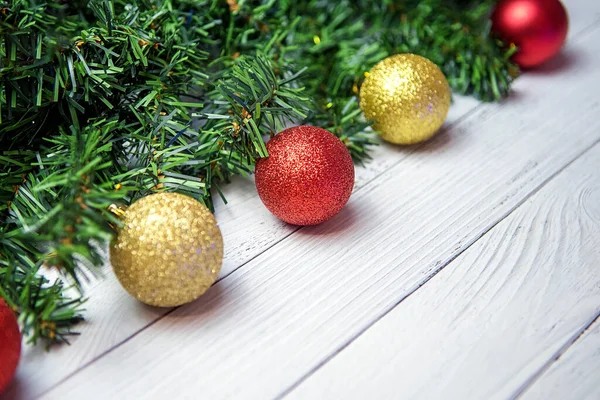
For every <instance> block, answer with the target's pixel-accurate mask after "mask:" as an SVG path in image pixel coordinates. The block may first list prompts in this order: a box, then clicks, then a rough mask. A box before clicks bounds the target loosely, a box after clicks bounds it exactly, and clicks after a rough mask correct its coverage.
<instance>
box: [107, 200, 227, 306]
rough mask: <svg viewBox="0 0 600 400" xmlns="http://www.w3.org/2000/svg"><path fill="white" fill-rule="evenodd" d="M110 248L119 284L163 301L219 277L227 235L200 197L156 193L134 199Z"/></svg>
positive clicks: (179, 298) (194, 294) (180, 299)
mask: <svg viewBox="0 0 600 400" xmlns="http://www.w3.org/2000/svg"><path fill="white" fill-rule="evenodd" d="M122 221H123V227H122V228H120V229H119V230H118V232H117V238H116V241H115V243H114V244H113V245H112V246H111V249H110V261H111V263H112V265H113V269H114V271H115V274H116V275H117V278H118V279H119V281H120V282H121V285H123V287H124V288H125V290H127V291H128V292H129V293H130V294H131V295H132V296H134V297H136V298H137V299H138V300H140V301H142V302H144V303H146V304H150V305H153V306H160V307H173V306H178V305H182V304H185V303H189V302H191V301H193V300H195V299H196V298H198V297H199V296H200V295H202V294H203V293H204V292H205V291H206V290H207V289H208V288H209V287H210V286H211V285H212V284H213V283H214V282H215V279H216V278H217V275H218V273H219V270H220V269H221V263H222V261H223V238H222V236H221V231H220V229H219V227H218V225H217V221H216V220H215V218H214V216H213V215H212V214H211V212H210V211H209V210H208V209H207V208H206V207H205V206H204V205H203V204H201V203H200V202H198V201H196V200H194V199H192V198H191V197H187V196H184V195H181V194H176V193H158V194H153V195H150V196H147V197H144V198H142V199H140V200H138V201H136V202H135V203H133V204H132V205H131V206H130V207H129V208H128V209H127V210H126V211H125V213H124V214H123V215H122Z"/></svg>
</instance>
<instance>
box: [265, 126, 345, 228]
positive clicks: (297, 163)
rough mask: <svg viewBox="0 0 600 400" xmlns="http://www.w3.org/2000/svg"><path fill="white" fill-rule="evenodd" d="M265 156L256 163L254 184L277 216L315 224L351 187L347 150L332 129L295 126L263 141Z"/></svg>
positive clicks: (330, 214)
mask: <svg viewBox="0 0 600 400" xmlns="http://www.w3.org/2000/svg"><path fill="white" fill-rule="evenodd" d="M267 150H268V151H269V157H267V158H263V159H260V160H259V161H258V162H257V164H256V189H257V190H258V194H259V196H260V198H261V200H262V201H263V203H264V204H265V206H266V207H267V208H268V209H269V211H271V212H272V213H273V215H275V216H276V217H277V218H279V219H281V220H283V221H285V222H287V223H290V224H293V225H316V224H319V223H321V222H324V221H326V220H328V219H329V218H331V217H333V216H334V215H335V214H337V213H338V212H339V211H340V210H341V209H342V208H343V207H344V205H345V204H346V203H347V202H348V199H349V198H350V195H351V194H352V188H353V187H354V164H353V162H352V157H351V156H350V152H349V151H348V149H347V148H346V146H344V144H343V143H342V142H341V141H340V139H339V138H337V137H336V136H334V135H333V134H332V133H331V132H329V131H327V130H325V129H321V128H317V127H314V126H297V127H294V128H289V129H286V130H284V131H283V132H281V133H279V134H278V135H276V136H275V137H274V138H273V139H271V141H269V143H267Z"/></svg>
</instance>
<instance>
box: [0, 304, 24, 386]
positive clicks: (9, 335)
mask: <svg viewBox="0 0 600 400" xmlns="http://www.w3.org/2000/svg"><path fill="white" fill-rule="evenodd" d="M19 358H21V333H20V332H19V324H18V323H17V317H16V316H15V314H14V312H13V310H12V309H11V308H10V307H9V306H8V304H6V302H5V301H4V299H3V298H1V297H0V393H2V392H3V391H4V389H6V387H7V386H8V384H9V383H10V381H12V379H13V377H14V376H15V372H16V371H17V365H18V364H19Z"/></svg>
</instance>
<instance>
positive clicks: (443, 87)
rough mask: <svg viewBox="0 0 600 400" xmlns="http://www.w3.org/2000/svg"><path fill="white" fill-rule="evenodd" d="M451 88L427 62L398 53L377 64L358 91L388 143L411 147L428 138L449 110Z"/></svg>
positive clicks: (438, 70)
mask: <svg viewBox="0 0 600 400" xmlns="http://www.w3.org/2000/svg"><path fill="white" fill-rule="evenodd" d="M450 99H451V93H450V86H449V85H448V81H447V80H446V77H445V76H444V73H443V72H442V71H441V70H440V69H439V68H438V67H437V65H435V64H434V63H432V62H431V61H429V60H428V59H426V58H424V57H421V56H418V55H415V54H397V55H394V56H391V57H388V58H386V59H384V60H383V61H381V62H379V63H378V64H377V65H375V67H373V69H372V70H371V72H370V73H369V74H366V78H365V81H364V83H363V85H362V87H361V89H360V107H361V109H362V110H363V113H364V115H365V118H366V119H368V120H372V121H374V124H373V129H375V130H376V131H378V132H379V133H380V134H381V137H382V138H383V139H384V140H387V141H388V142H391V143H395V144H414V143H419V142H423V141H425V140H427V139H429V138H431V137H432V136H433V135H434V134H435V133H436V132H437V131H438V130H439V129H440V128H441V126H442V125H443V123H444V121H445V120H446V116H447V115H448V110H449V109H450Z"/></svg>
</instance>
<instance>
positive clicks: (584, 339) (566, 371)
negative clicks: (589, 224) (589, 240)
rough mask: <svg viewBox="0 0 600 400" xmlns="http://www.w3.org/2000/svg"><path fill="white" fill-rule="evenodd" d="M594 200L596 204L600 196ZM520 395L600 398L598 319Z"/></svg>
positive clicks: (529, 399) (528, 399)
mask: <svg viewBox="0 0 600 400" xmlns="http://www.w3.org/2000/svg"><path fill="white" fill-rule="evenodd" d="M597 200H598V204H600V198H599V199H597ZM521 399H523V400H534V399H539V400H553V399H556V400H562V399H578V400H597V399H600V322H599V321H596V322H595V323H594V324H593V325H592V326H591V327H590V329H589V330H588V331H586V332H585V333H584V334H583V335H582V336H581V338H579V340H578V341H577V342H575V344H573V346H572V347H570V348H569V349H568V350H567V352H566V353H565V354H563V355H562V356H561V357H560V358H559V359H558V360H557V361H556V362H555V363H554V364H552V366H551V367H550V368H549V369H548V370H547V371H546V372H545V373H544V374H543V375H542V376H541V377H540V378H539V379H538V380H536V381H535V382H534V383H533V384H532V385H531V387H529V388H527V390H526V391H525V392H524V393H523V395H522V396H521Z"/></svg>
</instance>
